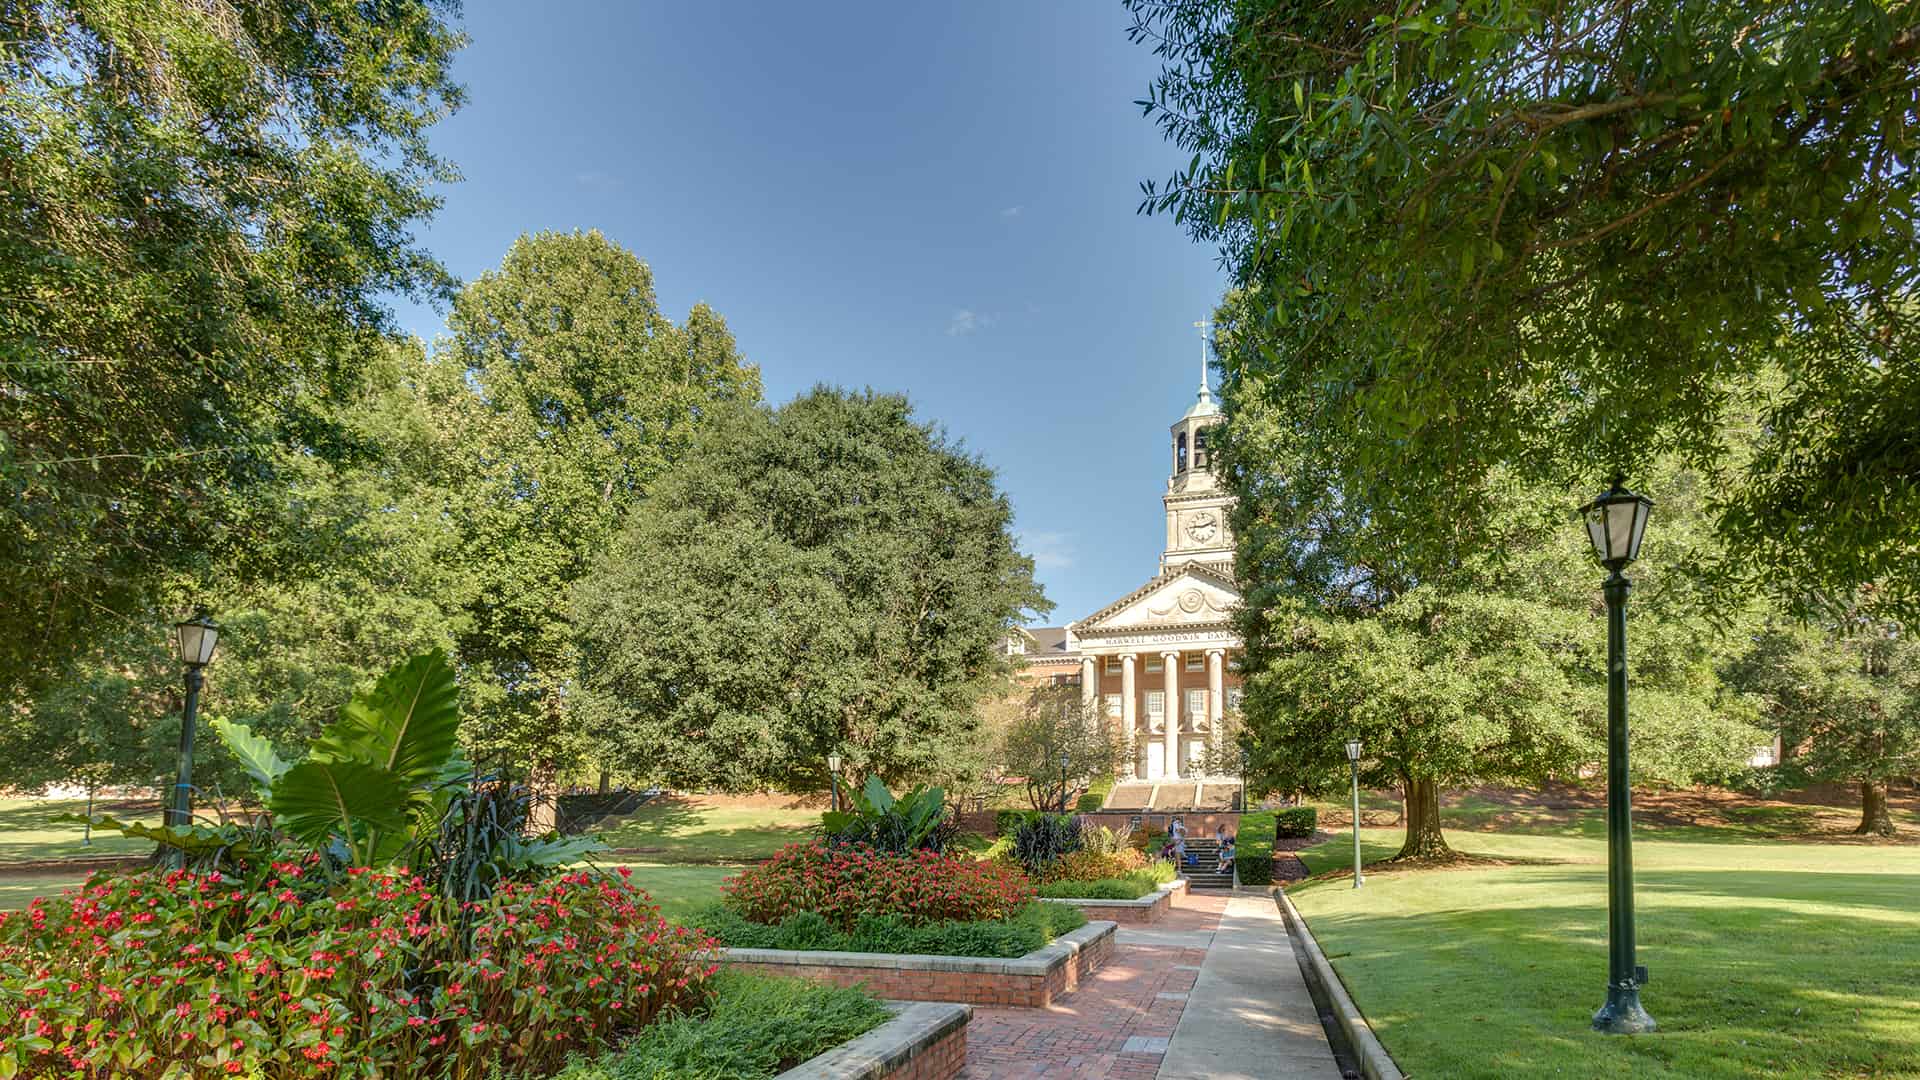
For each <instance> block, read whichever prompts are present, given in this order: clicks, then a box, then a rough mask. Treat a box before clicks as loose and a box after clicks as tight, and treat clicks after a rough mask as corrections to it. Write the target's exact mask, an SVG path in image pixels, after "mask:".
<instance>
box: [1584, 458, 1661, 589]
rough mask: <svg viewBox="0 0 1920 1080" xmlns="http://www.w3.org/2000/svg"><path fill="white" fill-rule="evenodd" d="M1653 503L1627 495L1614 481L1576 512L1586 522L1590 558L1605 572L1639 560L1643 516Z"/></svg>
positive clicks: (1642, 533) (1644, 528)
mask: <svg viewBox="0 0 1920 1080" xmlns="http://www.w3.org/2000/svg"><path fill="white" fill-rule="evenodd" d="M1652 510H1653V500H1652V499H1649V498H1647V497H1646V496H1645V495H1638V494H1635V493H1634V492H1631V491H1628V490H1627V489H1626V488H1624V487H1622V486H1621V484H1620V478H1619V477H1615V478H1614V481H1613V486H1612V487H1610V488H1608V489H1607V491H1606V493H1605V494H1603V495H1601V496H1600V497H1599V498H1597V499H1595V500H1593V501H1592V502H1590V503H1588V504H1587V505H1585V506H1583V507H1581V508H1580V515H1581V517H1583V518H1584V519H1585V520H1586V525H1587V540H1588V542H1589V543H1591V544H1592V545H1593V554H1594V557H1595V558H1597V559H1599V560H1600V565H1601V566H1604V567H1606V568H1607V569H1609V570H1623V569H1625V568H1626V566H1627V564H1628V563H1630V562H1632V561H1633V560H1635V559H1637V558H1639V557H1640V540H1641V538H1642V537H1643V536H1645V535H1646V531H1647V515H1648V514H1649V513H1650V512H1652Z"/></svg>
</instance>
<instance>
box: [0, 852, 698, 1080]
mask: <svg viewBox="0 0 1920 1080" xmlns="http://www.w3.org/2000/svg"><path fill="white" fill-rule="evenodd" d="M316 874H317V871H316V868H315V866H314V864H313V862H312V861H308V862H306V863H287V862H281V863H274V864H272V866H271V868H270V869H269V870H267V872H266V874H265V876H263V877H262V878H261V879H260V880H259V881H257V882H254V883H248V882H244V881H239V880H236V879H233V878H230V877H223V876H222V875H221V874H219V873H209V874H195V873H189V872H186V871H172V872H168V873H164V874H163V873H144V874H135V875H127V876H118V877H115V876H106V875H95V876H94V877H93V878H90V879H89V880H88V882H87V884H86V885H84V886H83V887H81V888H80V889H77V890H70V891H69V892H68V893H67V894H66V897H65V898H64V900H62V901H55V902H49V901H47V900H44V899H43V900H37V901H35V902H34V904H33V905H32V906H31V907H30V908H28V909H27V910H26V911H24V912H14V913H11V914H8V915H6V916H4V917H0V1011H3V1012H4V1017H3V1018H0V1022H4V1024H5V1027H4V1028H0V1077H11V1076H20V1075H24V1076H49V1075H54V1074H61V1075H72V1076H76V1077H102V1078H104V1077H109V1076H111V1077H128V1078H139V1080H146V1078H169V1080H170V1078H172V1077H202V1076H207V1077H212V1076H223V1075H237V1076H245V1077H260V1076H273V1077H306V1076H358V1077H376V1076H386V1077H391V1076H419V1077H456V1076H457V1077H471V1076H481V1075H486V1073H487V1071H488V1070H489V1069H490V1068H493V1067H495V1066H499V1067H502V1068H507V1069H512V1070H516V1071H527V1072H536V1073H538V1072H545V1071H551V1070H552V1069H554V1068H557V1067H558V1066H559V1065H560V1063H561V1062H562V1061H563V1060H564V1059H565V1057H566V1055H567V1053H568V1052H570V1051H591V1050H594V1049H597V1048H599V1047H601V1046H602V1045H604V1044H605V1043H606V1042H607V1041H608V1040H609V1039H610V1038H612V1037H615V1036H618V1035H620V1034H623V1033H626V1032H629V1031H632V1030H633V1029H635V1028H637V1027H639V1026H641V1025H643V1024H645V1023H646V1022H647V1021H648V1020H650V1019H652V1018H653V1017H654V1016H655V1015H657V1014H658V1013H659V1012H660V1011H661V1010H662V1009H663V1008H667V1007H677V1006H679V1005H681V1004H683V1003H686V1002H689V1001H691V1000H695V999H697V998H698V997H699V994H700V990H701V986H702V984H703V983H704V981H705V979H706V978H707V977H708V976H709V975H710V974H711V973H712V969H711V968H710V967H707V966H704V964H703V963H702V961H701V959H700V957H699V956H698V953H699V951H700V950H702V949H704V948H706V947H708V946H710V945H711V944H712V943H711V941H710V940H708V939H706V938H705V937H703V936H701V935H697V934H694V933H690V932H688V931H686V930H684V929H679V928H675V927H673V926H671V925H669V924H668V923H666V922H665V921H664V920H662V919H661V918H660V917H659V912H658V909H657V908H655V907H653V906H651V905H650V904H649V903H648V899H647V896H646V894H645V893H644V892H641V891H640V890H638V889H636V888H634V887H632V886H631V885H629V884H628V883H627V882H626V881H625V880H624V879H618V880H616V879H609V878H602V877H599V876H597V875H592V874H586V873H574V874H566V875H561V876H556V877H552V878H549V879H547V880H545V881H542V882H540V883H538V884H532V885H517V884H509V885H506V886H503V887H502V888H501V889H500V890H499V891H498V892H496V893H495V894H494V896H493V897H492V898H491V899H489V900H488V901H486V902H483V903H480V904H477V905H471V906H470V907H469V914H471V915H472V917H473V919H472V922H471V923H470V924H469V925H471V926H472V927H473V929H472V935H471V940H470V941H466V940H463V939H462V935H461V933H460V932H459V931H458V930H457V929H456V928H455V925H454V923H453V922H452V921H451V920H450V919H448V918H446V917H445V916H446V915H447V914H449V913H448V911H447V909H446V905H445V904H444V902H442V901H440V900H439V899H438V898H436V897H435V896H434V895H433V894H432V893H431V892H430V891H429V890H428V889H427V888H426V887H425V885H424V884H423V883H422V882H421V881H420V879H418V878H413V877H408V876H406V875H403V874H398V873H387V872H382V871H370V870H364V869H360V870H353V871H349V872H348V876H347V879H346V881H345V882H344V883H342V884H330V885H328V886H327V887H325V888H316V887H315V886H314V885H313V884H312V880H313V878H314V877H315V876H316Z"/></svg>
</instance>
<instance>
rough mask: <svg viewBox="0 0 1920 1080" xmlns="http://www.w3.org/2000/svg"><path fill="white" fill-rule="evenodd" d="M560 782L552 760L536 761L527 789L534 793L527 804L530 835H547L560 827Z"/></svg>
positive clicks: (528, 779) (527, 826) (528, 777)
mask: <svg viewBox="0 0 1920 1080" xmlns="http://www.w3.org/2000/svg"><path fill="white" fill-rule="evenodd" d="M559 782H560V781H559V777H558V776H557V775H556V774H555V770H554V767H553V762H551V761H541V762H537V763H535V765H534V766H533V770H532V771H531V772H530V773H529V774H528V776H527V790H528V792H529V794H531V795H532V800H531V802H530V804H529V805H528V806H527V824H526V830H527V835H528V836H545V835H546V834H548V833H550V832H552V831H554V830H555V829H557V828H559V827H560V804H559V801H558V795H559V791H558V786H559Z"/></svg>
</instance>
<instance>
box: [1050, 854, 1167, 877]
mask: <svg viewBox="0 0 1920 1080" xmlns="http://www.w3.org/2000/svg"><path fill="white" fill-rule="evenodd" d="M1145 865H1147V857H1146V856H1145V855H1143V854H1141V853H1140V852H1138V851H1135V850H1133V849H1132V848H1126V849H1124V850H1121V851H1115V852H1111V853H1107V854H1102V853H1100V852H1094V851H1076V852H1073V853H1072V854H1070V855H1062V856H1060V857H1059V858H1058V859H1055V860H1054V861H1053V862H1051V863H1048V864H1046V865H1045V866H1043V867H1042V868H1041V872H1040V880H1041V881H1043V882H1046V881H1098V880H1100V879H1101V878H1117V877H1126V876H1127V875H1128V874H1129V873H1131V872H1133V871H1135V870H1138V869H1140V868H1141V867H1143V866H1145Z"/></svg>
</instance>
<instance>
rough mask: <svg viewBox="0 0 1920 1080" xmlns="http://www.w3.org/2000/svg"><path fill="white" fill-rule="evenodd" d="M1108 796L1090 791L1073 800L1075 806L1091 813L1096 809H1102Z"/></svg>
mask: <svg viewBox="0 0 1920 1080" xmlns="http://www.w3.org/2000/svg"><path fill="white" fill-rule="evenodd" d="M1106 798H1107V797H1106V796H1105V795H1101V794H1098V793H1097V792H1092V791H1089V792H1086V793H1085V794H1083V795H1081V796H1080V797H1079V798H1078V799H1075V800H1074V801H1073V808H1074V809H1075V810H1078V811H1080V812H1081V813H1083V814H1091V813H1093V812H1094V811H1095V810H1098V809H1100V807H1101V805H1102V804H1103V803H1105V802H1106Z"/></svg>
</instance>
